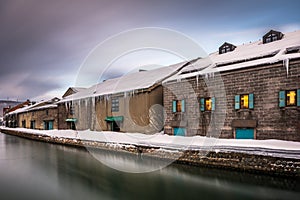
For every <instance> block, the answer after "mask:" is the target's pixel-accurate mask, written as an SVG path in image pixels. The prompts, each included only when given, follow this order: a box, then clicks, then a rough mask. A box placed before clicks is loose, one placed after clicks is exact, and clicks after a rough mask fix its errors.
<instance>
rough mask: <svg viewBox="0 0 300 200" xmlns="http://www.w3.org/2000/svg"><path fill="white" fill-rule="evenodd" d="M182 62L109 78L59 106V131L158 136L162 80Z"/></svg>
mask: <svg viewBox="0 0 300 200" xmlns="http://www.w3.org/2000/svg"><path fill="white" fill-rule="evenodd" d="M184 64H185V63H179V64H176V65H172V66H167V67H163V68H160V69H154V70H149V71H139V72H136V73H132V74H127V75H125V76H122V77H119V78H115V79H109V80H106V81H104V82H102V83H99V84H96V85H94V86H92V87H90V88H89V89H86V90H83V91H81V92H78V93H76V94H73V95H70V96H68V97H67V98H65V99H63V100H62V101H61V102H59V104H58V110H59V129H70V128H73V129H77V130H86V129H90V130H95V131H121V132H141V133H146V134H151V133H157V132H160V131H162V130H163V89H162V85H161V83H162V81H163V80H164V79H165V78H167V77H170V76H172V75H173V74H175V73H177V72H178V70H179V69H181V67H182V66H183V65H184Z"/></svg>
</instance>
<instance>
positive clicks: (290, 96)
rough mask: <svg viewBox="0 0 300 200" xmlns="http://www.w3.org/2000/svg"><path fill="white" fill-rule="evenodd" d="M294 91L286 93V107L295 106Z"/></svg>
mask: <svg viewBox="0 0 300 200" xmlns="http://www.w3.org/2000/svg"><path fill="white" fill-rule="evenodd" d="M296 94H297V93H296V91H295V90H291V91H288V92H287V93H286V105H287V106H295V105H296Z"/></svg>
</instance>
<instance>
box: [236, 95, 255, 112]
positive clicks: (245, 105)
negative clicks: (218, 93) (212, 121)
mask: <svg viewBox="0 0 300 200" xmlns="http://www.w3.org/2000/svg"><path fill="white" fill-rule="evenodd" d="M234 100H235V104H234V107H235V109H236V110H239V109H254V94H242V95H236V96H235V99H234Z"/></svg>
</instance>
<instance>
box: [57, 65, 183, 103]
mask: <svg viewBox="0 0 300 200" xmlns="http://www.w3.org/2000/svg"><path fill="white" fill-rule="evenodd" d="M185 63H186V62H181V63H177V64H174V65H170V66H167V67H162V68H158V69H153V70H149V71H140V72H135V73H131V74H126V75H124V76H121V77H118V78H114V79H108V80H106V81H104V82H101V83H98V84H96V85H93V86H92V87H90V88H88V89H85V90H82V91H79V92H77V93H75V94H73V95H70V96H67V97H66V98H64V99H63V100H61V101H60V102H65V101H70V100H76V99H83V98H87V97H92V96H101V95H108V94H117V93H121V92H131V91H135V90H142V89H148V88H150V87H152V86H154V85H155V84H159V83H161V82H162V81H163V80H164V79H165V78H167V77H169V76H171V75H173V74H175V73H177V72H178V70H180V69H181V67H182V66H183V65H184V64H185Z"/></svg>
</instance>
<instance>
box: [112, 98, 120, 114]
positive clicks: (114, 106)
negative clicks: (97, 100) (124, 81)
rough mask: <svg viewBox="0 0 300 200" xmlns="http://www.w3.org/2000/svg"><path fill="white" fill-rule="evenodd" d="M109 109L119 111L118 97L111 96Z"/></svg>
mask: <svg viewBox="0 0 300 200" xmlns="http://www.w3.org/2000/svg"><path fill="white" fill-rule="evenodd" d="M111 111H112V112H119V98H113V99H112V100H111Z"/></svg>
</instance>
